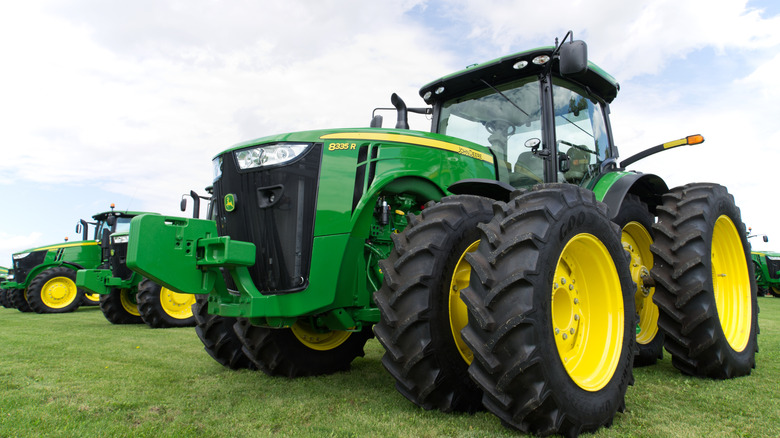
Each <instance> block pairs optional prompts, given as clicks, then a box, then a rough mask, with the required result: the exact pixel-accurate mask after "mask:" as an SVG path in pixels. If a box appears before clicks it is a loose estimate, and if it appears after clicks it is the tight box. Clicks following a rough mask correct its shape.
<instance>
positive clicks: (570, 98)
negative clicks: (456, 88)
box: [439, 77, 611, 187]
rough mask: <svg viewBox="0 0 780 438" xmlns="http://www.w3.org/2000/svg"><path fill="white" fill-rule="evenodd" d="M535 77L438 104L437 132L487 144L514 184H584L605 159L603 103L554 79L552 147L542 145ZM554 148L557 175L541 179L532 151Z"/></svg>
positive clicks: (503, 177)
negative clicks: (440, 106)
mask: <svg viewBox="0 0 780 438" xmlns="http://www.w3.org/2000/svg"><path fill="white" fill-rule="evenodd" d="M540 96H541V91H540V87H539V81H538V79H537V78H536V77H527V78H523V79H520V80H517V81H513V82H509V83H506V84H503V85H500V86H495V87H494V86H490V85H487V84H486V88H485V89H482V90H479V91H476V92H473V93H471V94H467V95H464V96H461V97H459V98H456V99H452V100H449V101H447V102H445V103H444V104H443V105H442V109H441V111H440V117H439V133H441V134H446V135H450V136H453V137H458V138H462V139H464V140H468V141H471V142H474V143H477V144H481V145H483V146H486V147H489V148H490V149H491V150H492V151H493V153H494V154H495V156H496V159H497V162H498V165H497V169H498V179H499V180H501V181H505V182H508V183H510V184H511V185H513V186H514V187H527V186H530V185H533V184H538V183H541V182H545V181H547V182H552V181H559V182H567V183H571V184H578V185H587V184H588V183H590V182H591V181H593V180H594V177H595V176H596V175H597V174H598V171H599V167H600V165H601V163H602V162H604V161H605V160H606V159H608V158H609V157H610V154H611V148H610V146H609V138H608V135H607V129H606V123H605V118H604V109H603V106H602V105H601V104H600V103H599V102H598V101H597V100H595V99H594V98H592V97H590V96H589V94H588V93H587V92H586V91H585V90H582V89H580V88H579V87H577V86H576V85H573V84H571V83H569V82H567V81H565V80H563V79H560V78H553V87H552V96H553V107H554V108H553V112H554V115H555V118H554V121H555V138H556V144H555V148H553V147H551V146H550V145H542V144H541V140H542V139H543V138H544V137H543V136H542V123H541V114H542V104H541V97H540ZM542 149H548V150H550V151H551V152H553V151H552V149H554V152H555V155H554V156H556V157H557V159H558V168H559V169H558V170H559V172H558V174H557V175H555V176H548V177H547V178H545V171H544V169H545V165H544V160H543V158H542V157H541V155H540V154H538V153H537V152H538V151H540V150H542Z"/></svg>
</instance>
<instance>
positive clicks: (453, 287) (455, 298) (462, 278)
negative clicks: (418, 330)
mask: <svg viewBox="0 0 780 438" xmlns="http://www.w3.org/2000/svg"><path fill="white" fill-rule="evenodd" d="M478 246H479V240H477V241H476V242H474V243H472V244H471V245H469V246H468V248H466V250H465V251H463V254H461V255H460V257H459V258H458V262H457V263H456V265H455V269H454V270H453V272H452V281H451V282H450V294H449V299H448V303H449V310H450V312H449V314H450V330H451V332H452V338H453V339H454V340H455V346H456V347H457V349H458V352H459V353H460V355H461V356H462V357H463V360H465V361H466V363H467V364H471V361H472V360H474V353H472V352H471V349H469V347H468V346H467V345H466V343H465V342H463V338H462V337H461V335H460V331H461V330H462V329H463V327H466V324H467V323H468V322H469V315H468V309H467V308H466V304H465V303H464V302H463V300H462V299H461V298H460V291H462V290H463V289H465V288H467V287H468V286H469V278H470V277H471V265H469V263H468V262H467V261H466V254H468V253H470V252H474V251H476V250H477V247H478Z"/></svg>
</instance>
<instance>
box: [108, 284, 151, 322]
mask: <svg viewBox="0 0 780 438" xmlns="http://www.w3.org/2000/svg"><path fill="white" fill-rule="evenodd" d="M136 295H137V293H136V291H135V290H133V289H117V288H112V289H111V291H110V292H109V293H108V294H106V295H100V310H101V311H102V312H103V315H104V316H105V317H106V319H107V320H108V321H109V322H110V323H111V324H143V323H144V320H143V318H141V314H140V313H139V312H138V303H137V302H136Z"/></svg>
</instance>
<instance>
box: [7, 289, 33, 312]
mask: <svg viewBox="0 0 780 438" xmlns="http://www.w3.org/2000/svg"><path fill="white" fill-rule="evenodd" d="M26 292H27V291H26V290H24V289H8V292H7V294H8V303H9V304H10V305H11V307H13V308H14V309H17V310H18V311H20V312H24V313H26V312H32V309H31V308H30V304H28V303H27V293H26Z"/></svg>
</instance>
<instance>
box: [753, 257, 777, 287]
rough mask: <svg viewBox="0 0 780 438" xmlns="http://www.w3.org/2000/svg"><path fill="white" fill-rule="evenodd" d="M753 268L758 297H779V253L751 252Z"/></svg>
mask: <svg viewBox="0 0 780 438" xmlns="http://www.w3.org/2000/svg"><path fill="white" fill-rule="evenodd" d="M751 256H752V258H753V265H754V266H753V268H754V269H755V275H756V286H757V287H758V295H765V294H767V293H768V294H770V295H772V296H773V297H780V253H777V252H774V251H753V252H752V253H751Z"/></svg>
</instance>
